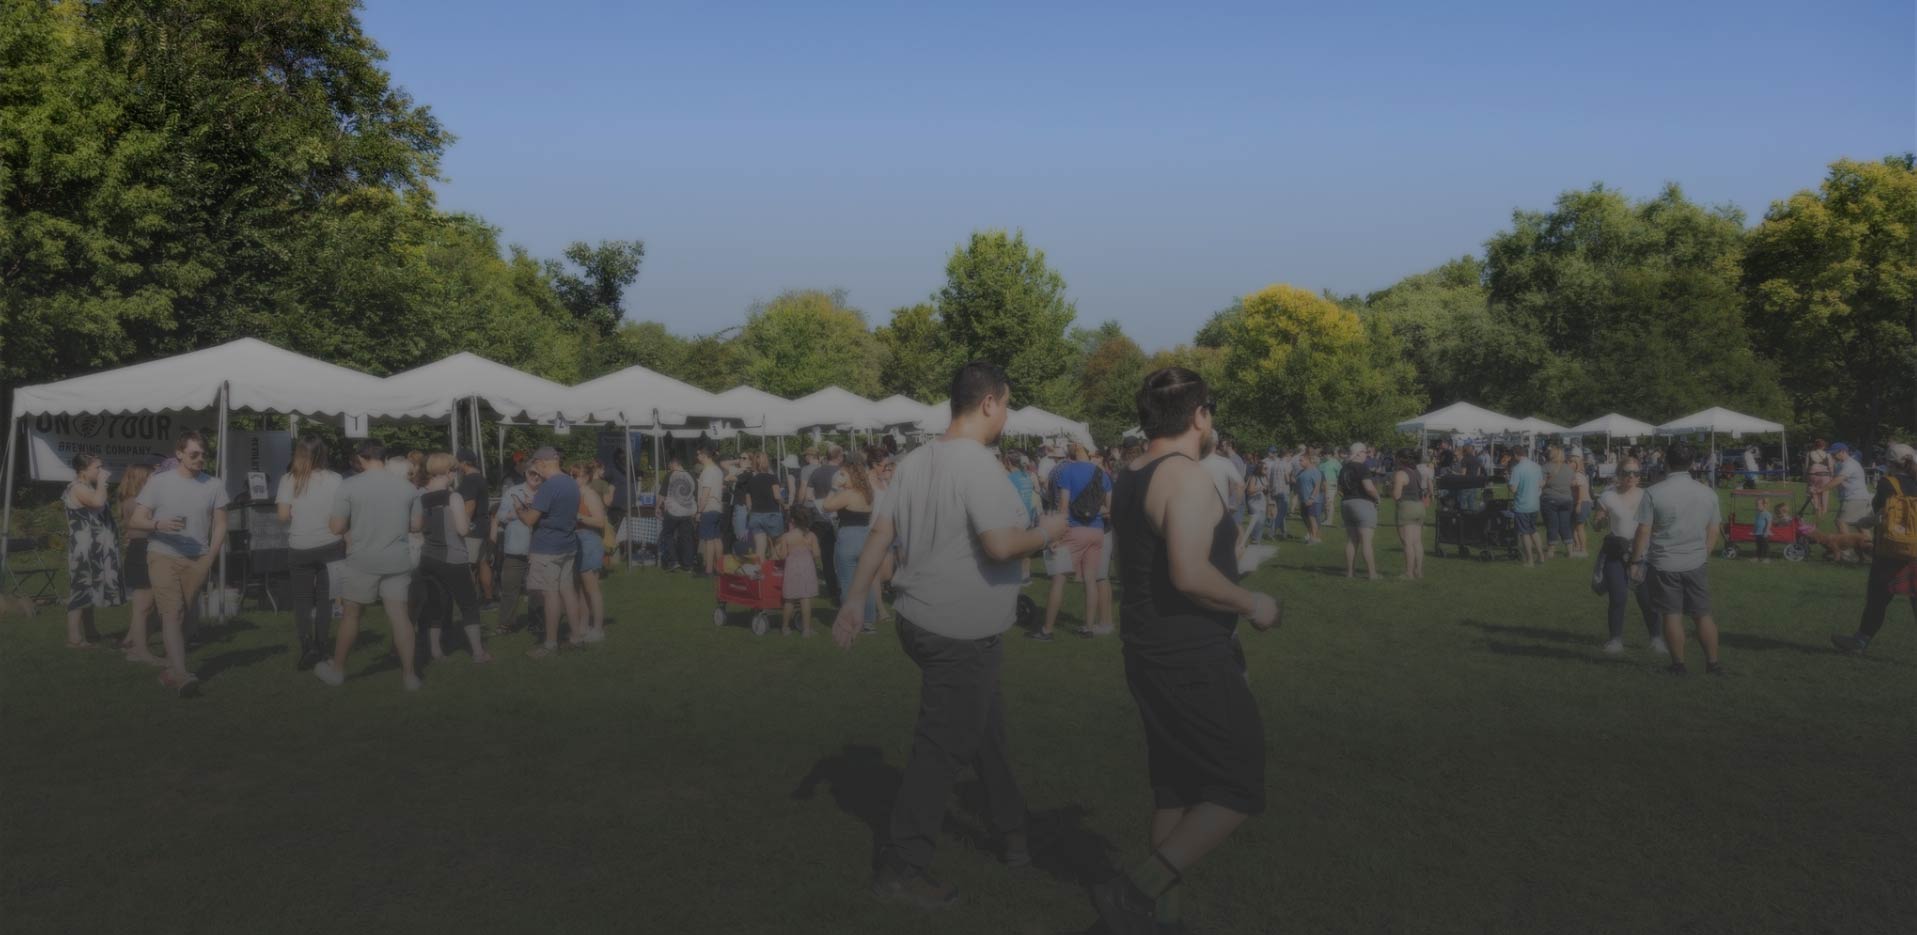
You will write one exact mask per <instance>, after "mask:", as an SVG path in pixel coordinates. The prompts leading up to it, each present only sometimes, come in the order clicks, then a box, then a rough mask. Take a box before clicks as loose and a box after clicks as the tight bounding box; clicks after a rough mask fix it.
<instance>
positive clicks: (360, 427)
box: [340, 413, 370, 438]
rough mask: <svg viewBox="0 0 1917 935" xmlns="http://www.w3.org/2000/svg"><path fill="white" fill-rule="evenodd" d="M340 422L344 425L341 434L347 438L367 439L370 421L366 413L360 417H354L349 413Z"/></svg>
mask: <svg viewBox="0 0 1917 935" xmlns="http://www.w3.org/2000/svg"><path fill="white" fill-rule="evenodd" d="M340 421H341V423H342V425H341V432H342V434H344V435H345V436H346V437H347V438H365V437H366V423H367V422H368V421H370V420H369V419H368V418H367V417H366V415H365V414H364V413H361V414H359V415H353V414H351V413H348V414H347V415H346V417H345V418H344V419H342V420H340Z"/></svg>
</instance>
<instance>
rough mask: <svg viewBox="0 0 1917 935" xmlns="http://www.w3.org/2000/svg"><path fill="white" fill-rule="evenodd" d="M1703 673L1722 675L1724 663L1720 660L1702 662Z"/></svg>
mask: <svg viewBox="0 0 1917 935" xmlns="http://www.w3.org/2000/svg"><path fill="white" fill-rule="evenodd" d="M1704 674H1705V675H1723V674H1725V673H1724V664H1723V663H1721V662H1707V663H1704Z"/></svg>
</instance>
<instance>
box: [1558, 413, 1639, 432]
mask: <svg viewBox="0 0 1917 935" xmlns="http://www.w3.org/2000/svg"><path fill="white" fill-rule="evenodd" d="M1564 431H1565V434H1566V435H1620V436H1623V437H1625V438H1636V437H1637V436H1639V435H1654V434H1656V433H1657V427H1656V426H1654V425H1652V424H1651V423H1649V422H1639V421H1638V420H1636V419H1633V418H1631V417H1630V416H1621V415H1618V414H1617V413H1615V412H1613V413H1611V414H1610V415H1603V416H1598V417H1597V418H1595V419H1592V420H1591V421H1589V422H1581V423H1579V424H1577V425H1573V426H1571V427H1570V428H1568V429H1565V430H1564Z"/></svg>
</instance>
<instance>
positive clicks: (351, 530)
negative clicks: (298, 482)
mask: <svg viewBox="0 0 1917 935" xmlns="http://www.w3.org/2000/svg"><path fill="white" fill-rule="evenodd" d="M333 515H334V516H335V517H338V518H340V519H343V520H346V536H347V544H346V567H348V568H351V569H353V570H354V571H360V572H365V573H367V574H369V575H397V574H402V573H404V572H407V571H410V570H412V567H413V559H412V554H411V551H410V550H409V549H408V548H407V544H406V535H407V533H408V532H409V531H410V530H411V527H412V521H413V517H415V516H419V515H420V510H419V491H418V489H416V488H415V487H413V485H412V484H409V483H407V482H406V478H404V477H399V476H397V475H395V474H394V473H392V472H391V471H362V472H360V473H358V474H355V475H353V476H352V477H349V478H347V479H346V481H345V482H344V483H342V484H340V485H339V496H338V497H336V498H334V500H333Z"/></svg>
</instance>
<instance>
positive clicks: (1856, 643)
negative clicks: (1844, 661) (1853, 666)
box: [1830, 634, 1868, 656]
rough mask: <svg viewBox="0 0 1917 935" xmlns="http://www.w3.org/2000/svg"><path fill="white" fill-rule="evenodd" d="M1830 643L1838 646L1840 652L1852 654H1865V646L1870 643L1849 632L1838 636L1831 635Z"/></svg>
mask: <svg viewBox="0 0 1917 935" xmlns="http://www.w3.org/2000/svg"><path fill="white" fill-rule="evenodd" d="M1830 644H1831V645H1832V646H1835V647H1837V651H1838V652H1840V653H1847V654H1849V655H1852V656H1861V655H1863V654H1864V647H1865V646H1866V645H1868V644H1867V643H1865V642H1864V641H1863V640H1860V639H1858V638H1857V637H1855V636H1850V635H1848V634H1840V635H1838V636H1833V637H1831V638H1830Z"/></svg>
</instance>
